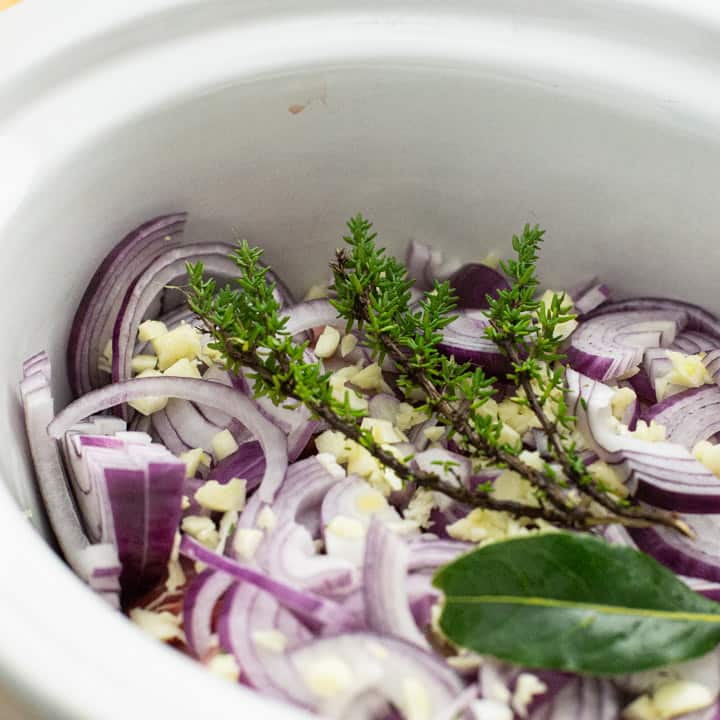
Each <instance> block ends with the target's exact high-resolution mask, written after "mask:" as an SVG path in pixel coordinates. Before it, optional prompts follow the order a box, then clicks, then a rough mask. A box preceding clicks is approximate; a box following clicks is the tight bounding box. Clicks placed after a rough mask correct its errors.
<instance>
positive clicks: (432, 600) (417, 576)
mask: <svg viewBox="0 0 720 720" xmlns="http://www.w3.org/2000/svg"><path fill="white" fill-rule="evenodd" d="M405 587H406V591H407V597H408V602H409V604H410V612H411V613H412V616H413V619H414V620H415V624H416V625H417V626H418V627H419V628H421V629H425V628H428V627H430V625H431V624H432V617H433V615H432V613H433V608H434V607H435V605H436V604H437V603H438V601H439V600H440V598H441V593H440V592H439V591H438V590H436V589H435V587H433V584H432V573H429V572H427V571H425V572H415V573H410V574H409V575H408V576H407V581H406V584H405Z"/></svg>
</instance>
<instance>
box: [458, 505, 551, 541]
mask: <svg viewBox="0 0 720 720" xmlns="http://www.w3.org/2000/svg"><path fill="white" fill-rule="evenodd" d="M534 524H535V525H539V526H540V527H542V528H543V529H544V528H545V527H546V525H545V524H543V523H541V522H540V521H538V520H535V521H534ZM532 532H537V531H531V530H528V529H527V528H526V527H525V526H524V525H523V524H522V522H521V521H520V520H518V519H516V518H513V517H512V516H511V515H509V514H508V513H504V512H498V511H496V510H486V509H485V508H475V510H473V511H472V512H470V513H468V515H466V516H465V517H464V518H461V519H460V520H457V521H456V522H454V523H453V524H452V525H448V527H447V533H448V535H450V537H453V538H455V539H456V540H467V541H468V542H474V543H479V542H484V541H492V540H502V539H503V538H508V537H516V536H519V535H528V534H530V533H532Z"/></svg>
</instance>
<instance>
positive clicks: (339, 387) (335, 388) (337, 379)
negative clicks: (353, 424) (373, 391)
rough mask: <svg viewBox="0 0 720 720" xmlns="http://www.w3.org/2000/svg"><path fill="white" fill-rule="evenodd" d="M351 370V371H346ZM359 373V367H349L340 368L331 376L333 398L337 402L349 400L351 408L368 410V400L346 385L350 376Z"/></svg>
mask: <svg viewBox="0 0 720 720" xmlns="http://www.w3.org/2000/svg"><path fill="white" fill-rule="evenodd" d="M345 371H351V372H349V373H348V372H345ZM357 373H358V368H356V367H349V368H343V369H342V370H338V371H337V372H335V373H333V374H332V375H331V376H330V380H329V383H330V388H331V390H332V396H333V399H334V400H336V401H337V402H341V403H344V402H347V403H348V404H349V405H350V409H351V410H362V411H363V412H367V409H368V401H367V399H366V398H364V397H363V396H362V395H360V394H359V393H357V392H355V390H350V389H349V388H346V387H345V383H346V382H347V381H348V379H349V378H350V377H354V376H355V375H356V374H357Z"/></svg>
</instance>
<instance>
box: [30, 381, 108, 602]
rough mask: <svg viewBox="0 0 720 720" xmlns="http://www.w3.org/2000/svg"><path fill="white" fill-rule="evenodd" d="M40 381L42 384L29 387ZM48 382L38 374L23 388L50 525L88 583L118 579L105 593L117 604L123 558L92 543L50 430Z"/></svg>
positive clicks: (70, 561)
mask: <svg viewBox="0 0 720 720" xmlns="http://www.w3.org/2000/svg"><path fill="white" fill-rule="evenodd" d="M33 378H34V379H33ZM38 381H40V383H41V385H40V387H35V389H28V388H29V387H30V388H32V386H33V385H34V384H35V383H36V382H38ZM47 382H48V381H47V379H46V378H45V376H44V375H43V374H41V373H35V374H34V375H33V376H29V377H28V378H26V379H24V380H23V381H22V383H21V385H20V388H21V395H22V402H23V409H24V412H25V427H26V430H27V436H28V442H29V444H30V452H31V454H32V458H33V464H34V466H35V472H36V475H37V479H38V484H39V486H40V492H41V494H42V497H43V501H44V502H45V508H46V510H47V513H48V518H49V520H50V525H51V526H52V528H53V532H54V533H55V536H56V537H57V539H58V542H59V544H60V549H61V550H62V552H63V555H64V556H65V559H66V560H67V561H68V563H69V564H70V566H71V567H72V568H73V570H74V571H75V572H76V573H77V574H78V575H79V576H80V577H81V578H82V579H83V580H84V581H85V582H87V583H88V584H90V585H93V582H94V581H95V582H97V578H99V577H114V578H115V581H114V582H113V583H112V584H113V585H114V587H113V588H112V589H110V588H108V590H110V591H109V592H106V593H105V596H106V598H107V599H108V600H109V601H110V602H111V603H113V604H115V603H116V602H117V593H118V591H119V589H120V585H119V581H118V576H119V574H120V570H121V568H120V560H119V559H118V555H117V551H116V550H115V547H114V546H113V545H112V544H110V543H101V544H97V545H93V544H91V543H90V541H89V540H88V537H87V535H86V534H85V532H84V530H83V528H82V525H81V523H80V518H79V517H78V515H77V511H76V510H75V504H74V501H73V498H72V496H71V494H70V490H69V488H68V485H67V481H66V479H65V474H64V472H63V466H62V462H61V460H60V454H59V452H58V448H57V444H56V443H55V442H54V441H53V440H52V439H51V438H50V437H49V436H48V434H47V431H46V428H47V425H48V423H49V422H50V420H51V418H52V416H53V414H54V409H53V398H52V395H51V393H50V387H49V385H48V384H47Z"/></svg>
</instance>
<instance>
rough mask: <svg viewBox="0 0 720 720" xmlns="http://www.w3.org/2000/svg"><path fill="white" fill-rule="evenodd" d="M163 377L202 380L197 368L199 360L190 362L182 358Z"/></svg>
mask: <svg viewBox="0 0 720 720" xmlns="http://www.w3.org/2000/svg"><path fill="white" fill-rule="evenodd" d="M163 375H166V376H168V377H185V378H201V377H202V375H200V371H199V370H198V368H197V360H188V359H187V358H180V359H179V360H177V361H176V362H174V363H173V364H172V365H171V366H170V367H169V368H167V369H166V370H165V371H164V372H163Z"/></svg>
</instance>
